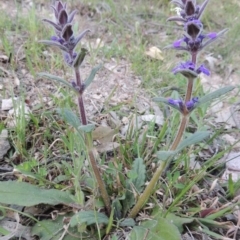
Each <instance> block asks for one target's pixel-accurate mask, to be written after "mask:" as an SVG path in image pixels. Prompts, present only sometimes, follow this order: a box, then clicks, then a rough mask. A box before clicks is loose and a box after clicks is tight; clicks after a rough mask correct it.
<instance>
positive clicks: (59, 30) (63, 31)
mask: <svg viewBox="0 0 240 240" xmlns="http://www.w3.org/2000/svg"><path fill="white" fill-rule="evenodd" d="M51 7H52V9H53V11H54V14H55V18H56V21H55V22H54V21H51V20H49V19H43V21H45V22H47V23H49V24H50V25H51V26H52V27H53V28H54V30H55V36H52V37H51V39H50V40H42V41H40V42H41V43H44V44H47V45H51V46H56V47H58V48H59V49H60V50H61V51H62V54H63V58H64V61H65V62H66V63H67V65H68V66H70V67H72V68H73V69H74V72H75V81H72V87H73V88H74V90H75V91H76V92H78V108H79V113H80V120H81V123H82V125H83V126H86V125H87V124H88V122H87V117H86V112H85V107H84V101H83V92H84V90H85V87H86V85H85V84H84V83H82V81H81V75H80V70H79V67H80V65H81V63H82V62H83V60H84V57H85V55H86V53H87V50H86V49H84V48H82V49H81V52H80V53H77V52H75V49H76V46H77V45H78V43H79V42H80V41H81V39H82V38H83V37H84V36H85V35H86V33H87V32H89V31H90V30H88V29H87V30H85V31H83V32H82V33H80V34H79V35H77V36H76V37H75V36H74V33H73V30H72V28H73V27H72V21H73V18H74V16H75V14H76V12H77V11H76V10H74V11H72V12H71V13H68V12H67V9H66V3H62V2H61V1H55V4H54V6H51ZM85 141H86V147H87V150H88V156H89V160H90V163H91V166H92V169H93V173H94V175H95V178H96V180H97V183H98V187H99V189H100V192H101V196H102V198H103V201H104V204H105V206H106V210H107V213H108V214H110V212H111V204H110V198H109V196H108V193H107V190H106V187H105V184H104V182H103V180H102V178H101V174H100V171H99V169H98V166H97V162H96V154H94V148H93V144H92V135H91V132H86V133H85Z"/></svg>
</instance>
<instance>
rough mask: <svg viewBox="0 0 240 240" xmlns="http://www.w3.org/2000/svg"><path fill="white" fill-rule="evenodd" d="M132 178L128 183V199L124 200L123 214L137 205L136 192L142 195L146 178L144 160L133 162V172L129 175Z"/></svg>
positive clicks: (139, 159) (137, 159)
mask: <svg viewBox="0 0 240 240" xmlns="http://www.w3.org/2000/svg"><path fill="white" fill-rule="evenodd" d="M128 175H129V176H131V178H130V179H128V180H127V183H126V197H125V199H124V200H123V204H122V206H123V214H124V215H125V214H126V213H127V211H128V210H129V209H130V208H131V207H132V206H133V205H134V203H135V194H134V193H135V192H138V193H141V191H142V188H143V185H144V183H145V178H146V167H145V164H144V163H143V159H142V158H136V159H135V161H134V162H133V166H132V170H131V171H130V172H129V174H128Z"/></svg>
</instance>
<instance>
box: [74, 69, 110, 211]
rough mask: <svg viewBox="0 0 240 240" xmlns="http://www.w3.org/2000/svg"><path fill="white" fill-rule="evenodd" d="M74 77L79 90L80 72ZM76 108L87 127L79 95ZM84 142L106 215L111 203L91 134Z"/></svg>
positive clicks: (86, 135)
mask: <svg viewBox="0 0 240 240" xmlns="http://www.w3.org/2000/svg"><path fill="white" fill-rule="evenodd" d="M75 77H76V85H77V86H78V87H79V89H81V88H82V81H81V76H80V71H79V69H78V68H75ZM78 107H79V113H80V118H81V122H82V125H87V117H86V112H85V107H84V101H83V96H82V94H79V96H78ZM85 140H86V147H87V150H88V156H89V160H90V164H91V166H92V169H93V173H94V176H95V178H96V180H97V183H98V187H99V189H100V193H101V196H102V198H103V202H104V204H105V207H106V210H107V213H108V215H110V213H111V203H110V198H109V195H108V193H107V190H106V187H105V184H104V182H103V180H102V177H101V174H100V171H99V169H98V166H97V162H96V154H94V149H93V144H92V133H91V132H90V133H85Z"/></svg>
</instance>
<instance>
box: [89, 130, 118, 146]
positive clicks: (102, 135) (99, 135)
mask: <svg viewBox="0 0 240 240" xmlns="http://www.w3.org/2000/svg"><path fill="white" fill-rule="evenodd" d="M116 133H117V130H116V129H112V128H110V127H108V126H99V127H97V128H96V129H95V130H94V131H93V140H98V141H100V142H101V143H106V142H112V139H113V136H114V135H115V134H116Z"/></svg>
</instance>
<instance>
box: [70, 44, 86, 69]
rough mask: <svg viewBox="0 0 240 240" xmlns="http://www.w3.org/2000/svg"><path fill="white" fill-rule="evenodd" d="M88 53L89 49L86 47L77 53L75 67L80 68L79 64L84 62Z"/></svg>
mask: <svg viewBox="0 0 240 240" xmlns="http://www.w3.org/2000/svg"><path fill="white" fill-rule="evenodd" d="M87 53H88V50H87V49H86V48H81V52H80V53H79V54H78V55H77V57H76V59H75V60H74V63H73V67H74V68H79V66H80V65H81V64H82V62H83V60H84V58H85V56H86V55H87Z"/></svg>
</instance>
